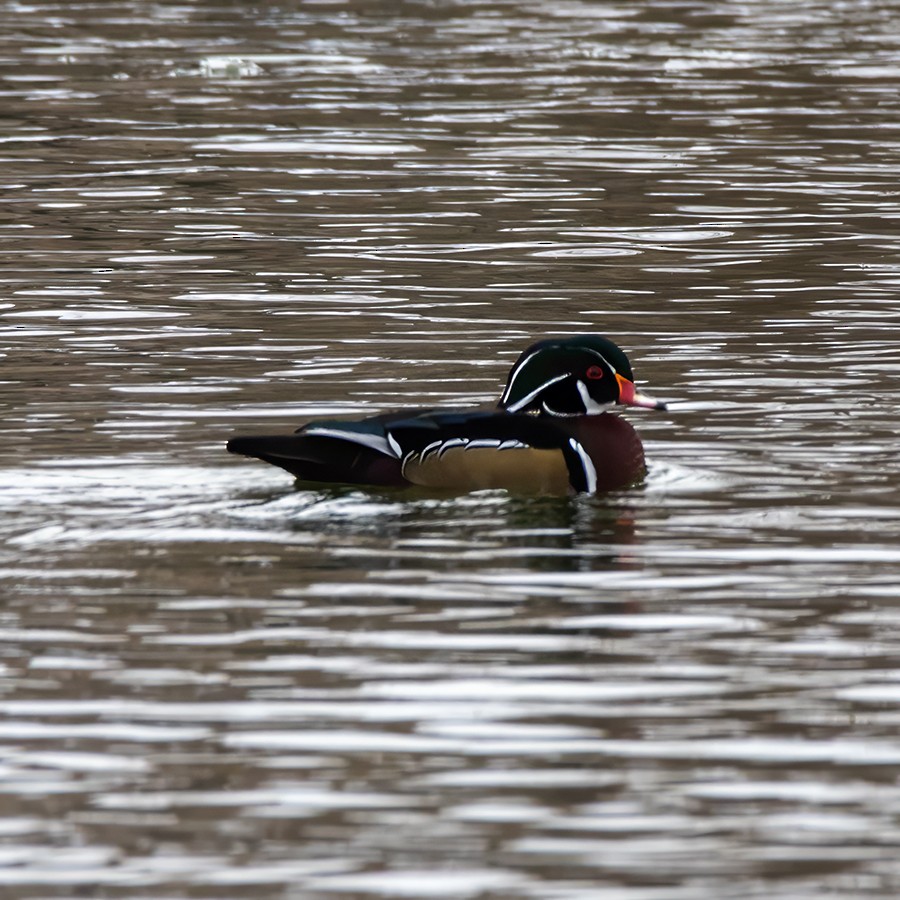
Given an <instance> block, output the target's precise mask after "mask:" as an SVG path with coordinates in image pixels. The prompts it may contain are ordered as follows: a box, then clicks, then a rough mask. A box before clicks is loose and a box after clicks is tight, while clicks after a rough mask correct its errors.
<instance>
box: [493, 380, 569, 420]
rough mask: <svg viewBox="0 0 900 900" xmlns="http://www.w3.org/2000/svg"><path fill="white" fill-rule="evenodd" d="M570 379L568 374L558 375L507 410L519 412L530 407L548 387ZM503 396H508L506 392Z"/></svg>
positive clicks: (501, 399) (501, 400)
mask: <svg viewBox="0 0 900 900" xmlns="http://www.w3.org/2000/svg"><path fill="white" fill-rule="evenodd" d="M568 377H569V373H568V372H566V373H565V374H563V375H557V376H556V377H555V378H551V379H549V380H548V381H545V382H544V383H543V384H542V385H540V386H539V387H536V388H535V389H534V390H533V391H532V392H531V393H530V394H526V395H525V396H524V397H523V398H522V399H521V400H518V401H516V402H515V403H513V404H511V405H510V406H507V407H506V408H507V409H508V410H509V411H510V412H518V411H519V410H520V409H522V408H523V407H524V406H528V404H529V403H531V401H532V400H534V398H535V397H537V395H538V394H540V393H541V391H545V390H546V389H547V388H548V387H550V385H552V384H556V382H557V381H562V380H563V379H564V378H568ZM510 385H512V382H510ZM503 395H504V397H505V396H506V391H504V392H503ZM500 402H501V403H502V402H503V398H502V397H501V398H500Z"/></svg>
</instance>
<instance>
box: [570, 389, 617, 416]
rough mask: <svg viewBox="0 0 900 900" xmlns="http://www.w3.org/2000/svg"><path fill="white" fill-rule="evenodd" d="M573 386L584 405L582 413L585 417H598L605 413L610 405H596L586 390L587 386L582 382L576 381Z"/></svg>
mask: <svg viewBox="0 0 900 900" xmlns="http://www.w3.org/2000/svg"><path fill="white" fill-rule="evenodd" d="M575 386H576V387H577V388H578V393H579V394H581V402H582V403H583V404H584V411H585V414H586V415H589V416H598V415H600V413H602V412H606V411H607V410H608V409H609V408H610V407H611V406H613V404H612V403H598V402H597V401H596V400H595V399H594V398H593V397H592V396H591V394H590V391H589V390H588V386H587V385H586V384H585V383H584V382H583V381H576V382H575Z"/></svg>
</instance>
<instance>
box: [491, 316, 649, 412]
mask: <svg viewBox="0 0 900 900" xmlns="http://www.w3.org/2000/svg"><path fill="white" fill-rule="evenodd" d="M617 403H618V404H622V405H626V406H642V407H646V408H649V409H665V404H663V403H660V402H659V401H657V400H653V399H652V398H651V397H647V396H645V395H641V394H638V393H637V391H636V389H635V386H634V374H633V373H632V371H631V364H630V363H629V362H628V357H627V356H626V355H625V354H624V353H623V352H622V350H621V349H620V348H619V347H617V346H616V345H615V344H614V343H613V342H612V341H611V340H609V338H605V337H602V336H601V335H599V334H586V335H579V336H577V337H570V338H549V339H548V340H544V341H538V342H537V343H536V344H532V345H531V346H530V347H529V348H528V349H527V350H525V352H524V353H522V355H521V356H520V357H519V358H518V359H517V360H516V362H515V364H514V365H513V367H512V369H510V372H509V377H508V378H507V381H506V387H505V389H504V391H503V394H502V395H501V397H500V403H499V406H500V407H501V408H502V409H506V410H508V411H509V412H536V413H538V414H543V415H551V416H585V415H598V414H599V413H603V412H606V411H607V410H608V409H610V408H611V407H612V406H614V405H615V404H617Z"/></svg>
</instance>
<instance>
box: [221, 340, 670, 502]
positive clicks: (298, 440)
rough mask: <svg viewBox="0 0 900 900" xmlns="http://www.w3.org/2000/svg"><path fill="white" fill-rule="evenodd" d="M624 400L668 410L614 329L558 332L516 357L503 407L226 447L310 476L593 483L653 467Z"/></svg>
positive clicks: (599, 485)
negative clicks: (640, 382) (607, 333)
mask: <svg viewBox="0 0 900 900" xmlns="http://www.w3.org/2000/svg"><path fill="white" fill-rule="evenodd" d="M617 404H619V405H621V406H637V407H643V408H645V409H665V408H666V405H665V404H664V403H662V402H661V401H659V400H654V399H653V398H652V397H648V396H647V395H646V394H640V393H638V391H637V388H636V387H635V384H634V375H633V374H632V371H631V365H630V364H629V362H628V358H627V357H626V356H625V354H624V353H623V352H622V351H621V350H620V349H619V348H618V347H617V346H616V345H615V344H614V343H613V342H612V341H610V340H609V339H608V338H605V337H601V336H600V335H581V336H579V337H570V338H550V339H549V340H543V341H538V342H537V343H536V344H532V345H531V346H530V347H529V348H528V349H527V350H525V351H524V352H523V353H522V354H521V356H519V358H518V359H517V360H516V362H515V364H514V365H513V367H512V369H511V370H510V372H509V377H508V378H507V381H506V387H505V388H504V389H503V393H502V394H501V396H500V400H499V403H498V404H497V409H494V410H478V409H472V410H465V409H464V410H441V409H413V410H407V411H404V412H393V413H386V414H384V415H378V416H371V417H369V418H365V419H358V420H350V421H346V420H337V419H334V420H331V419H329V420H325V419H322V420H318V421H314V422H310V423H308V424H306V425H303V426H302V427H301V428H299V429H298V430H297V431H296V432H294V433H293V434H287V435H264V436H258V437H256V436H250V437H236V438H233V439H232V440H230V441H229V442H228V450H229V451H231V452H232V453H238V454H241V455H243V456H250V457H254V458H256V459H261V460H263V461H264V462H268V463H272V464H273V465H276V466H280V467H281V468H282V469H285V470H286V471H288V472H290V473H291V474H292V475H294V476H296V477H297V478H300V479H303V480H305V481H318V482H331V483H343V484H360V485H373V486H401V485H421V486H424V487H429V488H448V489H454V490H457V491H471V490H481V489H485V488H506V489H507V490H510V491H517V492H528V493H547V494H568V493H583V492H588V493H593V492H595V491H608V490H614V489H616V488H621V487H625V486H626V485H628V484H631V483H633V482H635V481H637V480H638V479H640V478H641V477H642V476H643V474H644V472H645V466H644V448H643V446H642V444H641V441H640V438H639V437H638V435H637V433H636V432H635V430H634V428H632V427H631V425H630V424H629V423H628V422H626V421H625V420H624V419H622V418H620V417H619V416H617V415H614V414H610V412H609V410H611V409H612V408H613V407H614V406H615V405H617Z"/></svg>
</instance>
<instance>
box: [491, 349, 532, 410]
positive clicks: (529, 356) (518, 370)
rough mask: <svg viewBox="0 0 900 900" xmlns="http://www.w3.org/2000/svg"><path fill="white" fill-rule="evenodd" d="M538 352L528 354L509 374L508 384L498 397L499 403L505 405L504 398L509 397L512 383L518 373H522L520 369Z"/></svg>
mask: <svg viewBox="0 0 900 900" xmlns="http://www.w3.org/2000/svg"><path fill="white" fill-rule="evenodd" d="M540 352H541V351H540V350H535V351H534V352H533V353H529V354H528V356H526V357H525V359H523V360H522V362H520V363H519V364H518V365H517V366H516V367H515V368H514V369H513V370H512V372H510V373H509V383H508V384H507V385H506V389H505V390H504V391H503V394H502V395H501V396H500V402H501V403H506V398H507V396H509V392H510V391H511V390H512V386H513V382H514V381H515V380H516V377H517V376H518V374H519V372H521V371H522V368H523V367H524V366H525V365H526V364H527V363H528V360H530V359H531V358H532V357H535V356H537V355H538V353H540Z"/></svg>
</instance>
